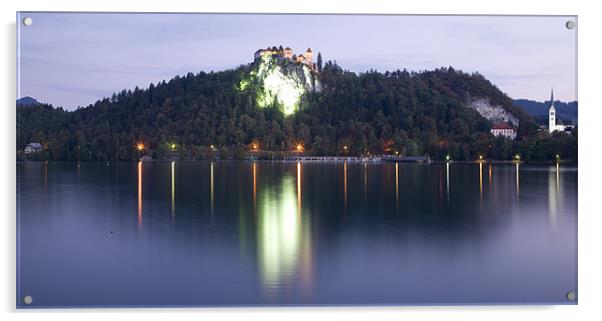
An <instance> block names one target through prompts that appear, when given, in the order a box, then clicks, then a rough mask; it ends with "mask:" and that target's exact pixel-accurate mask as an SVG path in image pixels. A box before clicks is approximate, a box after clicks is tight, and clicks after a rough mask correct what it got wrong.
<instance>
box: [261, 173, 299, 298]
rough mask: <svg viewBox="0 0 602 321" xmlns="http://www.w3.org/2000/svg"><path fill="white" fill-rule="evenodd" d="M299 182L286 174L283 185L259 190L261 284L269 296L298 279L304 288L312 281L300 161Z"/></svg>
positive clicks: (282, 181)
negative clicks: (302, 199)
mask: <svg viewBox="0 0 602 321" xmlns="http://www.w3.org/2000/svg"><path fill="white" fill-rule="evenodd" d="M296 181H297V184H295V179H294V178H293V177H292V176H290V175H285V176H283V177H282V179H281V182H280V184H277V185H276V186H271V187H265V188H264V189H263V190H261V191H260V193H259V199H260V201H259V215H258V224H257V227H258V233H257V237H258V244H259V245H258V256H259V264H260V271H261V280H262V285H263V287H264V290H265V291H266V294H267V296H268V297H270V298H274V297H277V295H278V294H279V293H280V291H282V290H283V289H286V288H288V287H291V286H292V285H293V284H291V282H294V281H295V280H296V279H301V281H302V284H303V283H305V285H304V286H303V287H304V288H307V286H308V283H310V282H311V280H310V278H311V248H310V238H309V234H310V221H309V216H308V217H304V216H303V215H302V212H301V164H300V163H299V164H297V179H296ZM295 186H296V188H295Z"/></svg>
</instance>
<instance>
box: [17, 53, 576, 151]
mask: <svg viewBox="0 0 602 321" xmlns="http://www.w3.org/2000/svg"><path fill="white" fill-rule="evenodd" d="M255 68H257V66H256V65H254V64H249V65H243V66H241V67H239V68H236V69H234V70H225V71H221V72H211V73H206V72H200V73H198V74H192V73H189V74H187V75H186V76H184V77H180V76H176V77H175V78H173V79H171V80H170V81H167V82H166V81H163V82H160V83H159V84H151V85H150V86H149V87H148V88H147V89H138V88H135V89H133V90H123V91H122V92H120V93H116V94H114V95H113V96H112V97H111V98H104V99H102V100H99V101H97V102H96V103H94V104H93V105H90V106H88V107H85V108H79V109H77V110H75V111H65V110H63V109H61V108H54V107H52V106H50V105H45V104H34V105H21V106H18V107H17V149H18V150H22V149H23V148H24V147H25V146H26V145H27V144H28V143H30V142H40V143H42V144H43V145H44V146H45V147H46V150H45V153H46V156H45V157H47V158H49V159H53V160H75V159H78V160H103V161H104V160H131V159H136V158H138V157H139V156H140V153H139V152H138V151H137V150H136V148H135V146H136V144H137V143H143V144H144V145H145V146H146V148H145V153H150V154H154V155H155V156H156V155H157V154H158V153H162V152H164V151H165V150H166V149H168V147H167V146H171V145H172V144H174V146H178V148H177V149H178V151H179V152H181V153H191V152H192V151H194V150H195V149H198V148H202V146H209V145H214V146H217V147H219V148H221V149H222V150H231V151H236V152H237V153H233V154H236V155H240V154H241V153H239V152H241V151H242V152H244V150H246V149H248V148H249V146H250V145H251V144H252V143H256V144H258V145H259V146H260V149H261V150H271V151H291V150H293V149H294V147H295V146H296V145H297V144H303V146H304V147H305V151H306V152H307V153H311V154H330V155H338V154H341V153H342V151H343V146H348V150H347V151H346V153H348V154H350V155H360V154H367V153H370V154H373V155H374V154H383V153H393V152H395V151H397V152H399V153H401V154H403V155H424V154H428V155H430V156H431V157H432V158H442V157H444V155H448V154H449V155H451V156H452V157H453V158H454V159H472V158H473V157H475V156H476V155H478V154H484V155H491V156H492V157H496V158H508V157H512V155H510V153H512V152H513V149H518V148H522V147H520V146H518V145H516V144H517V143H512V142H510V141H504V140H502V139H497V140H494V139H493V136H491V135H490V134H489V129H490V127H491V125H492V122H491V121H489V120H487V119H485V118H483V117H481V116H480V114H479V113H478V112H476V111H475V110H474V109H471V108H469V107H468V106H467V101H468V100H469V98H470V97H473V98H474V97H478V98H485V99H487V100H488V101H489V102H491V103H492V104H495V105H499V106H502V107H503V108H504V109H505V110H507V111H509V112H511V113H512V114H514V115H515V116H516V117H518V118H519V119H520V126H519V141H525V142H527V141H528V140H527V139H526V138H528V139H535V138H534V135H535V127H534V125H533V122H532V119H531V118H530V116H528V115H527V114H526V113H525V112H524V111H522V110H521V109H520V108H518V107H516V106H514V104H513V102H512V100H511V99H510V98H509V97H507V96H506V95H504V94H503V93H502V92H501V91H500V90H499V89H498V88H496V87H495V86H494V85H492V84H491V83H490V82H489V81H488V80H486V79H485V78H484V77H483V76H481V75H479V74H466V73H463V72H460V71H456V70H454V69H452V68H442V69H437V70H434V71H426V72H420V73H410V72H407V71H395V72H385V73H379V72H375V71H370V72H367V73H362V74H356V73H352V72H348V71H344V70H343V69H342V68H341V67H339V66H338V65H336V64H334V63H332V62H328V63H326V64H325V65H324V66H323V67H322V66H320V68H319V69H320V71H319V72H318V71H317V72H316V75H317V76H316V77H317V78H318V79H319V82H320V84H321V87H322V88H321V90H320V91H307V92H305V93H304V94H303V96H302V97H301V101H300V103H299V110H298V111H297V112H295V113H294V114H292V115H289V116H285V115H284V114H283V113H282V112H281V110H282V108H280V106H278V104H279V103H278V100H276V99H275V100H274V102H272V103H270V104H269V105H268V106H266V107H263V108H260V107H258V104H257V99H258V98H257V97H258V95H257V88H254V87H253V86H249V87H248V88H242V86H241V81H243V80H244V79H246V78H247V77H248V75H249V74H252V73H253V72H256V70H254V69H255ZM523 138H525V139H523ZM528 142H529V144H531V141H528ZM525 144H526V143H525ZM533 144H535V143H532V145H533ZM575 145H576V144H575ZM492 146H493V147H492ZM498 147H499V148H498ZM559 148H562V149H565V147H564V145H562V146H561V147H559ZM567 148H568V147H567ZM575 148H576V146H575ZM498 149H499V150H498ZM558 152H562V153H565V151H558V150H554V151H550V150H544V151H540V152H539V154H537V155H536V154H533V155H532V157H533V158H544V157H548V156H549V155H548V154H550V153H558ZM525 153H527V151H525ZM566 153H572V151H570V150H569V151H566ZM544 154H545V155H544ZM550 155H551V154H550ZM527 157H531V156H527ZM575 157H576V152H575Z"/></svg>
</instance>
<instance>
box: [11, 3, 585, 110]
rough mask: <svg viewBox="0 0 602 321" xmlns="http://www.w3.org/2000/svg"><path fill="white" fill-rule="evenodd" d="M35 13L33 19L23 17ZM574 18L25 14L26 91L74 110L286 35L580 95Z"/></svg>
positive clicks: (373, 60) (365, 65) (525, 92)
mask: <svg viewBox="0 0 602 321" xmlns="http://www.w3.org/2000/svg"><path fill="white" fill-rule="evenodd" d="M24 17H32V18H33V25H31V26H24V25H23V24H22V23H20V21H21V20H22V19H23V18H24ZM569 19H571V18H569V17H496V16H357V15H234V14H220V15H217V14H216V15H211V14H99V13H91V14H81V13H77V14H73V13H71V14H70V13H22V14H21V16H20V18H19V27H18V30H19V31H18V32H19V35H18V37H19V39H18V42H19V47H20V48H19V50H20V53H19V55H20V56H19V58H18V59H19V64H20V66H19V67H20V68H19V72H18V73H19V76H20V84H19V86H18V88H19V92H18V94H17V95H18V97H24V96H31V97H34V98H36V99H38V100H39V101H41V102H46V103H51V104H53V105H55V106H63V107H64V108H66V109H75V108H76V107H77V106H87V105H89V104H91V103H94V102H95V101H96V100H98V99H99V98H102V97H110V96H111V94H112V93H114V92H117V91H120V90H122V89H124V88H126V89H133V88H134V87H135V86H139V87H140V88H145V87H148V85H149V84H150V83H151V82H152V83H157V82H159V81H161V80H169V79H171V78H173V77H174V76H175V75H183V74H186V73H188V72H193V73H197V72H199V71H202V70H204V71H211V70H214V71H219V70H224V69H229V68H234V67H237V66H239V65H241V64H246V63H250V62H251V61H252V60H253V53H254V52H255V51H256V50H257V49H259V48H264V47H266V46H268V45H270V46H272V45H281V44H282V45H283V46H285V47H286V46H290V47H291V48H293V50H294V52H295V53H300V52H303V51H305V49H307V48H308V47H311V48H312V49H313V51H314V55H317V52H321V53H322V56H323V58H324V60H325V61H326V60H336V61H337V63H338V64H339V65H340V66H341V67H343V68H344V69H348V70H351V71H355V72H363V71H366V70H368V69H371V68H372V69H376V70H378V71H386V70H396V69H404V68H405V69H408V70H414V71H420V70H430V69H434V68H437V67H443V66H452V67H454V68H455V69H460V70H463V71H466V72H474V71H478V72H480V73H481V74H483V75H484V76H485V77H486V78H488V79H489V80H491V81H492V82H493V83H494V84H495V85H497V86H498V87H499V88H500V89H501V90H502V91H503V92H505V93H506V94H508V95H509V96H510V97H512V98H527V99H534V100H540V101H543V100H546V99H549V97H550V88H551V87H554V97H555V98H556V99H559V100H563V101H572V100H576V99H577V96H576V95H577V92H576V87H575V83H576V77H577V75H576V67H577V66H576V57H575V54H576V29H573V30H568V29H567V28H566V27H565V23H566V21H567V20H569Z"/></svg>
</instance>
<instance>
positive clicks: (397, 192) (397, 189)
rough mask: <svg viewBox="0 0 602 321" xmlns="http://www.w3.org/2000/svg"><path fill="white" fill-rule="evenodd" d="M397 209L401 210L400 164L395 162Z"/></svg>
mask: <svg viewBox="0 0 602 321" xmlns="http://www.w3.org/2000/svg"><path fill="white" fill-rule="evenodd" d="M395 208H396V209H399V163H397V162H395Z"/></svg>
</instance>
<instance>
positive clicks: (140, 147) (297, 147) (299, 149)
mask: <svg viewBox="0 0 602 321" xmlns="http://www.w3.org/2000/svg"><path fill="white" fill-rule="evenodd" d="M170 147H171V150H175V149H176V147H177V146H176V144H170ZM210 147H211V149H213V148H215V146H213V145H211V146H210ZM144 148H145V146H144V144H143V143H138V144H137V145H136V149H138V151H143V150H144ZM251 149H252V150H255V151H256V150H259V144H257V143H252V144H251ZM295 150H296V151H297V152H302V151H304V150H305V148H304V147H303V145H302V144H297V145H295ZM343 150H345V151H348V150H349V147H348V146H347V145H345V146H343ZM398 154H399V152H397V151H396V152H395V155H398ZM483 160H484V158H483V155H479V162H482V161H483ZM514 160H515V161H517V162H518V161H520V155H519V154H516V155H514ZM445 161H446V162H450V161H451V157H450V156H449V155H447V156H445ZM556 161H557V162H558V161H560V155H558V154H556Z"/></svg>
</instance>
